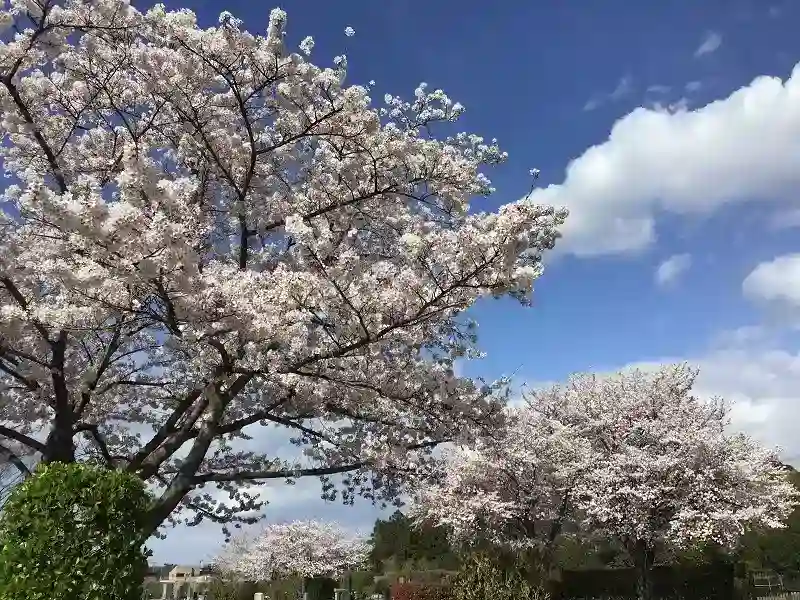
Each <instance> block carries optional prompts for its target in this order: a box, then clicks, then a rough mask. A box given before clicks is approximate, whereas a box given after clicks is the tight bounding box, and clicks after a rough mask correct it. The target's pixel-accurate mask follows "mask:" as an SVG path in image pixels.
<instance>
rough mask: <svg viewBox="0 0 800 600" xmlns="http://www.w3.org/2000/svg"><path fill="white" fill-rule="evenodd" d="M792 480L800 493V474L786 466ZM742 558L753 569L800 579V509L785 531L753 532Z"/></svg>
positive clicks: (746, 539) (743, 547) (744, 542)
mask: <svg viewBox="0 0 800 600" xmlns="http://www.w3.org/2000/svg"><path fill="white" fill-rule="evenodd" d="M784 467H785V468H786V471H787V474H788V477H789V480H790V481H791V482H792V484H793V485H794V486H795V487H796V488H797V489H798V490H800V473H798V472H797V471H796V470H795V469H794V468H793V467H791V466H789V465H784ZM738 555H739V558H741V559H742V560H743V561H744V562H746V563H748V564H750V565H751V566H753V567H760V568H766V569H771V570H774V571H777V572H778V573H781V574H783V575H785V576H789V577H791V578H794V579H797V578H800V507H796V508H795V509H794V511H792V513H791V514H790V515H789V518H788V519H787V520H786V527H785V528H783V529H763V528H762V529H759V530H754V531H749V532H747V533H746V534H745V536H744V538H743V539H742V544H741V547H740V549H739V553H738Z"/></svg>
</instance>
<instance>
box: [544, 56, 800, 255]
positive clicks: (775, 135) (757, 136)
mask: <svg viewBox="0 0 800 600" xmlns="http://www.w3.org/2000/svg"><path fill="white" fill-rule="evenodd" d="M764 140H769V144H765V143H764ZM798 185H800V64H798V65H797V66H796V67H795V68H794V70H793V72H792V74H791V76H790V77H789V78H788V79H787V80H786V81H782V80H781V79H780V78H777V77H758V78H756V79H754V80H753V81H752V82H751V83H750V84H749V85H747V86H745V87H743V88H741V89H739V90H737V91H735V92H733V93H732V94H731V95H730V96H728V97H727V98H724V99H722V100H717V101H715V102H712V103H710V104H708V105H706V106H702V107H699V108H696V109H693V110H691V111H689V110H677V111H675V112H672V111H666V110H652V109H645V108H637V109H636V110H634V111H633V112H631V113H630V114H628V115H626V116H625V117H623V118H621V119H620V120H618V121H617V122H616V123H615V124H614V126H613V127H612V129H611V133H610V134H609V137H608V139H607V140H606V141H604V142H602V143H600V144H597V145H596V146H593V147H591V148H589V149H588V150H586V151H585V152H584V153H583V154H582V155H581V156H579V157H578V158H576V159H574V160H573V161H571V162H570V163H569V164H568V165H567V168H566V176H565V179H564V181H563V182H562V183H561V184H554V185H550V186H548V187H546V188H540V189H537V190H535V191H534V193H533V197H534V199H535V200H536V201H537V202H541V203H543V204H552V205H556V206H566V207H567V208H569V209H570V217H569V219H567V223H566V225H565V227H564V230H563V232H564V238H563V239H562V240H561V242H560V243H559V245H558V246H557V252H569V253H572V254H576V255H583V256H591V255H600V254H614V253H622V252H631V251H637V250H641V249H642V248H645V247H646V246H648V245H649V244H651V243H652V242H653V241H654V240H655V237H656V234H655V215H656V214H657V213H658V212H660V211H666V212H671V213H675V214H689V213H701V214H702V213H709V212H712V211H714V210H715V209H717V208H719V207H721V206H722V205H725V204H728V203H733V202H753V201H762V202H766V201H781V200H783V201H791V200H794V201H796V200H797V189H798Z"/></svg>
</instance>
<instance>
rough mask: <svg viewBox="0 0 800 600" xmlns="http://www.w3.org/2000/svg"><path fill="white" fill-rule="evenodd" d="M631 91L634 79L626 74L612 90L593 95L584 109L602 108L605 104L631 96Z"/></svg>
mask: <svg viewBox="0 0 800 600" xmlns="http://www.w3.org/2000/svg"><path fill="white" fill-rule="evenodd" d="M631 92H633V79H632V78H631V77H630V75H625V76H624V77H622V78H621V79H620V80H619V81H618V82H617V87H615V88H614V89H613V90H611V91H610V92H608V93H603V94H595V95H594V96H592V97H591V98H590V99H589V100H588V101H587V102H586V104H584V105H583V110H585V111H592V110H595V109H596V108H600V107H601V106H602V105H604V104H608V103H610V102H618V101H619V100H622V99H623V98H625V97H627V96H629V95H630V94H631Z"/></svg>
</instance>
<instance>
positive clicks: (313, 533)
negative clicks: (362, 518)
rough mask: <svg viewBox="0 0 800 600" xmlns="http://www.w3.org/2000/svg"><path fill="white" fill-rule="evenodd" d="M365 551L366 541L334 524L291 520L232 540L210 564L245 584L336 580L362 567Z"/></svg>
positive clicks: (365, 555)
mask: <svg viewBox="0 0 800 600" xmlns="http://www.w3.org/2000/svg"><path fill="white" fill-rule="evenodd" d="M368 552H369V548H368V546H367V542H366V540H364V539H362V538H360V537H358V536H354V535H353V534H351V533H350V532H348V531H346V530H344V529H342V528H341V527H340V526H338V525H337V524H335V523H324V522H320V521H313V520H312V521H292V522H291V523H280V524H269V525H267V526H266V527H265V528H264V529H263V530H262V531H261V532H260V533H258V534H255V535H243V536H240V537H237V538H234V539H232V540H231V542H230V543H228V544H227V545H226V547H225V549H224V551H223V552H222V553H221V554H220V555H219V556H218V557H217V559H216V560H215V561H214V562H215V564H216V565H217V566H218V567H219V568H220V570H222V571H223V572H226V573H233V574H235V575H237V576H238V577H240V578H242V579H244V580H245V581H267V580H272V579H277V578H279V577H292V576H300V577H304V578H310V577H339V576H341V575H342V574H343V573H345V572H346V571H348V570H351V569H354V568H357V567H360V566H362V565H363V564H364V563H365V562H366V560H367V555H368Z"/></svg>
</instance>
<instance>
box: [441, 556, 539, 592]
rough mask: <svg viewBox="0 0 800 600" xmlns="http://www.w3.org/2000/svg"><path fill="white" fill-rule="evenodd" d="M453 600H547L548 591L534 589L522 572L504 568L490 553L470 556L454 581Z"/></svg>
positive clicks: (452, 582)
mask: <svg viewBox="0 0 800 600" xmlns="http://www.w3.org/2000/svg"><path fill="white" fill-rule="evenodd" d="M450 592H451V597H452V598H453V600H544V599H546V598H547V594H546V593H545V591H544V590H542V589H540V588H538V587H535V586H532V585H531V584H530V583H529V582H528V580H527V579H526V577H525V576H524V575H523V574H522V572H521V570H520V569H519V568H516V567H514V566H510V565H504V566H500V565H499V564H498V562H497V561H496V560H493V559H492V558H491V557H490V556H489V555H488V554H486V553H477V554H473V555H472V556H470V557H469V558H468V559H467V560H466V561H464V563H463V564H462V567H461V570H460V571H459V572H458V574H456V576H455V577H454V578H453V579H452V580H451V591H450Z"/></svg>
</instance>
